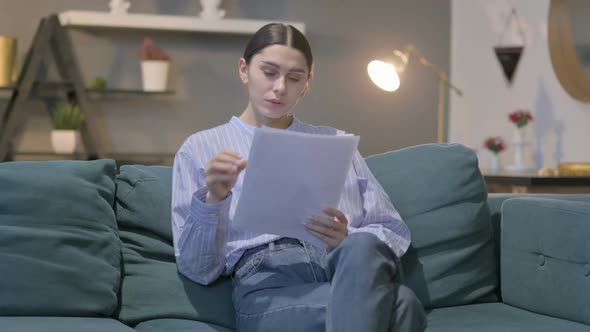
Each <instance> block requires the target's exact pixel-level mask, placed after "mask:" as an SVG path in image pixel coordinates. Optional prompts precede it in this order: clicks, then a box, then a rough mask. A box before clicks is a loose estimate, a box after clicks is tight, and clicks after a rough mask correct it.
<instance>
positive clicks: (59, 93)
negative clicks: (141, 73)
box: [0, 82, 174, 99]
mask: <svg viewBox="0 0 590 332" xmlns="http://www.w3.org/2000/svg"><path fill="white" fill-rule="evenodd" d="M14 89H15V87H14V86H12V87H0V99H3V98H4V99H5V98H10V95H11V94H12V92H13V91H14ZM70 91H74V84H73V83H68V82H34V83H33V91H32V95H33V96H35V97H37V98H56V97H64V96H65V94H67V93H68V92H70ZM85 91H86V93H88V95H89V96H90V97H104V96H106V95H109V96H116V95H122V96H133V95H138V96H142V95H156V96H158V95H163V96H165V95H172V94H174V91H173V90H165V91H145V90H142V89H122V88H106V89H92V88H86V90H85Z"/></svg>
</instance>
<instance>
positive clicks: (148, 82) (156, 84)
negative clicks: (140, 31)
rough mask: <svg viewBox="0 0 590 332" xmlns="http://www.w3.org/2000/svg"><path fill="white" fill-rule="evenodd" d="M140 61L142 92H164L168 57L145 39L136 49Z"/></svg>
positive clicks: (148, 38)
mask: <svg viewBox="0 0 590 332" xmlns="http://www.w3.org/2000/svg"><path fill="white" fill-rule="evenodd" d="M136 53H137V56H138V57H139V58H140V59H141V76H142V82H143V90H144V91H165V90H166V83H167V80H168V71H169V67H170V57H169V56H168V54H166V52H164V51H163V50H162V49H161V48H159V47H158V46H156V45H155V44H154V41H153V40H152V39H151V38H150V37H145V38H144V40H143V45H142V46H141V47H140V48H139V49H137V52H136Z"/></svg>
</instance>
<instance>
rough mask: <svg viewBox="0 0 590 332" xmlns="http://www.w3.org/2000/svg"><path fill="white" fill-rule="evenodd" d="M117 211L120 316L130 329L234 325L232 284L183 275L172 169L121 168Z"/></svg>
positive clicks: (153, 167)
mask: <svg viewBox="0 0 590 332" xmlns="http://www.w3.org/2000/svg"><path fill="white" fill-rule="evenodd" d="M116 181H117V195H116V212H117V220H118V224H119V232H120V238H121V241H122V242H123V261H124V265H123V266H124V268H123V273H124V277H123V282H122V286H121V287H122V288H121V307H120V310H119V311H118V313H117V318H118V319H119V320H121V321H122V322H124V323H126V324H128V325H131V326H133V325H135V324H137V323H139V322H143V321H147V320H151V319H158V318H180V319H192V320H198V321H202V322H207V323H213V324H217V325H221V326H225V327H229V328H233V327H234V309H233V304H232V302H231V292H232V288H231V281H230V280H229V279H228V278H221V279H220V280H218V281H217V282H215V283H213V284H211V285H209V286H201V285H199V284H197V283H195V282H192V281H190V280H189V279H187V278H185V277H184V276H183V275H181V274H180V273H179V272H178V270H177V268H176V262H175V257H174V247H173V245H172V226H171V220H170V215H171V213H170V204H171V188H172V170H171V168H170V167H164V166H141V165H128V166H122V167H121V169H120V174H119V175H118V176H117V180H116Z"/></svg>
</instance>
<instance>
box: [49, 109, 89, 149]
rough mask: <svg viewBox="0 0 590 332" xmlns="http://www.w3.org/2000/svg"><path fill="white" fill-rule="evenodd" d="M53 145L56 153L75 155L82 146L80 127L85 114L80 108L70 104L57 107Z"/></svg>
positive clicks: (52, 138)
mask: <svg viewBox="0 0 590 332" xmlns="http://www.w3.org/2000/svg"><path fill="white" fill-rule="evenodd" d="M52 118H53V128H54V129H53V130H52V131H51V145H52V146H53V151H55V152H56V153H74V152H76V151H77V149H78V147H79V146H80V141H81V139H80V131H79V129H80V127H81V126H82V124H83V123H84V114H82V112H81V111H80V106H78V105H77V104H74V103H70V102H64V103H60V104H58V105H57V107H56V108H55V111H54V112H53V115H52Z"/></svg>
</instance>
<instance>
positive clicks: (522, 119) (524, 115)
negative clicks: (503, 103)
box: [508, 110, 533, 128]
mask: <svg viewBox="0 0 590 332" xmlns="http://www.w3.org/2000/svg"><path fill="white" fill-rule="evenodd" d="M508 119H510V122H512V123H514V124H516V126H517V127H518V128H521V127H524V126H526V125H527V124H528V123H529V121H533V116H532V115H531V112H528V111H525V110H517V111H514V112H512V113H510V114H508Z"/></svg>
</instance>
